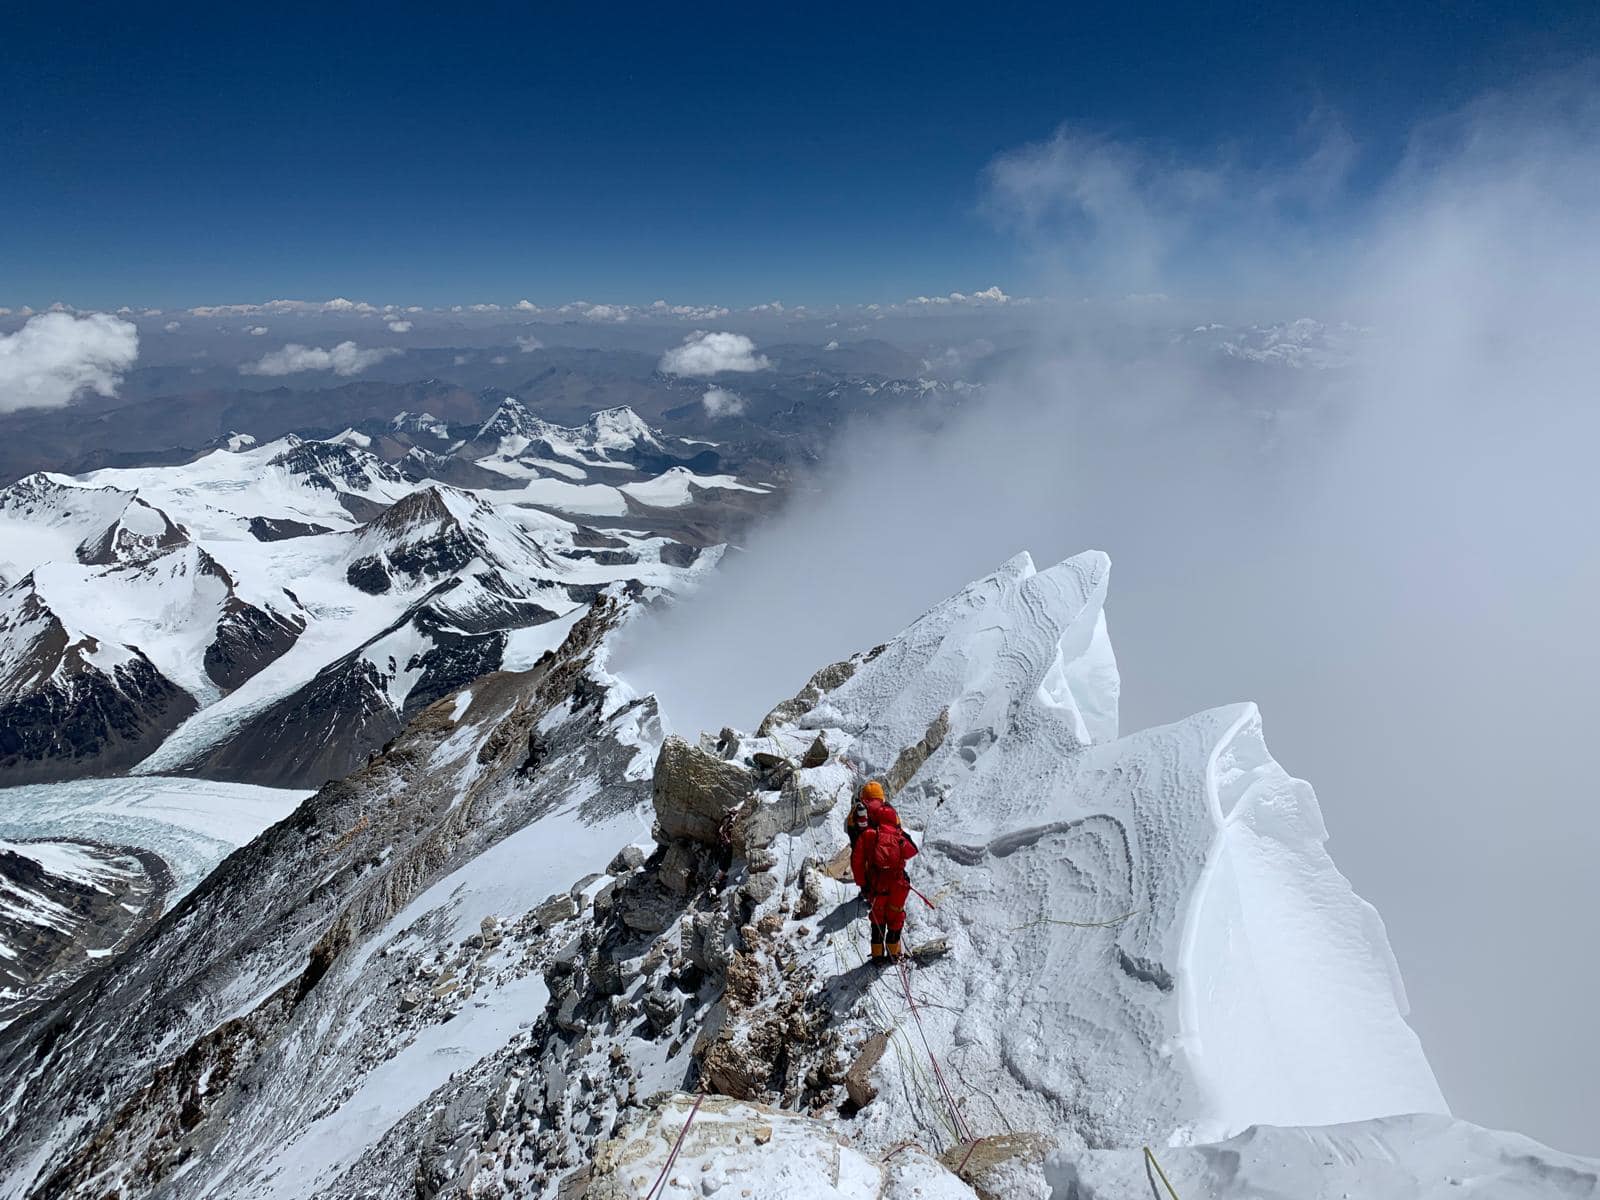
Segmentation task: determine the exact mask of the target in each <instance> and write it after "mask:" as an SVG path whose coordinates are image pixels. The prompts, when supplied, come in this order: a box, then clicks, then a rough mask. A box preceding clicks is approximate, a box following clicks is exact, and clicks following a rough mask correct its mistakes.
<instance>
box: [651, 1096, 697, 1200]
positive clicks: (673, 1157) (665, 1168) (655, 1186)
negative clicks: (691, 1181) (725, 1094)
mask: <svg viewBox="0 0 1600 1200" xmlns="http://www.w3.org/2000/svg"><path fill="white" fill-rule="evenodd" d="M705 1098H706V1094H705V1093H704V1092H701V1093H700V1094H699V1095H698V1096H696V1097H695V1098H694V1107H693V1108H691V1109H690V1110H689V1115H688V1116H687V1117H686V1118H684V1122H683V1128H682V1129H680V1130H678V1140H677V1141H675V1142H673V1143H672V1153H671V1154H669V1155H667V1161H666V1162H665V1163H664V1164H663V1165H662V1167H661V1174H659V1175H657V1176H656V1181H655V1182H654V1183H652V1184H651V1185H650V1190H649V1191H648V1192H646V1193H645V1194H644V1200H651V1197H653V1196H654V1195H655V1194H656V1192H657V1191H659V1190H660V1189H661V1185H662V1184H663V1183H665V1182H666V1181H667V1172H669V1171H671V1170H672V1164H673V1163H675V1162H677V1161H678V1151H679V1150H681V1149H683V1139H684V1138H686V1137H688V1136H689V1126H690V1125H693V1124H694V1115H695V1113H697V1112H699V1111H700V1101H702V1100H704V1099H705Z"/></svg>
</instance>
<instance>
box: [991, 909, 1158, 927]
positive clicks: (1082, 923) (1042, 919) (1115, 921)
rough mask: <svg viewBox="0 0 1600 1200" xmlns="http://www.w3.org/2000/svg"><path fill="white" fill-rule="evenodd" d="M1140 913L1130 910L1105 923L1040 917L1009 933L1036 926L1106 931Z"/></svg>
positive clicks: (1136, 910)
mask: <svg viewBox="0 0 1600 1200" xmlns="http://www.w3.org/2000/svg"><path fill="white" fill-rule="evenodd" d="M1138 913H1139V910H1138V909H1137V908H1134V909H1129V910H1128V911H1127V912H1125V913H1123V914H1122V915H1121V916H1120V917H1111V918H1109V919H1108V920H1105V921H1066V920H1063V919H1062V918H1060V917H1040V918H1038V919H1037V920H1035V921H1029V922H1027V923H1026V924H1024V925H1013V926H1012V927H1011V929H1010V931H1009V932H1011V933H1018V932H1020V931H1021V930H1024V929H1032V928H1033V927H1034V926H1035V925H1070V926H1072V927H1073V928H1074V929H1105V928H1107V927H1108V926H1111V925H1121V924H1122V923H1123V922H1124V921H1126V920H1127V919H1128V918H1129V917H1133V916H1137V915H1138Z"/></svg>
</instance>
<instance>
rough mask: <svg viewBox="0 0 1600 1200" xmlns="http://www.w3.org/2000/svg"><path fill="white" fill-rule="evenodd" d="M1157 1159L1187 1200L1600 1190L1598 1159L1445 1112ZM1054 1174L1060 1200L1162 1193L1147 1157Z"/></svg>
mask: <svg viewBox="0 0 1600 1200" xmlns="http://www.w3.org/2000/svg"><path fill="white" fill-rule="evenodd" d="M1154 1153H1155V1155H1156V1162H1157V1163H1158V1164H1159V1165H1160V1167H1161V1169H1162V1171H1164V1172H1165V1173H1166V1175H1167V1178H1168V1180H1170V1182H1171V1183H1172V1186H1173V1189H1174V1190H1175V1191H1176V1192H1177V1193H1178V1195H1179V1196H1182V1197H1184V1198H1185V1200H1190V1198H1198V1200H1276V1198H1277V1197H1285V1198H1288V1197H1293V1198H1294V1200H1346V1198H1348V1197H1359V1198H1360V1200H1554V1198H1557V1197H1592V1196H1595V1195H1597V1194H1600V1162H1596V1161H1595V1160H1594V1159H1582V1158H1578V1157H1576V1156H1574V1155H1570V1154H1563V1153H1561V1152H1560V1151H1557V1150H1551V1149H1549V1148H1548V1147H1546V1146H1541V1145H1540V1144H1539V1143H1538V1142H1535V1141H1533V1140H1531V1139H1529V1138H1525V1137H1522V1136H1521V1135H1519V1134H1515V1133H1499V1132H1495V1131H1492V1130H1488V1129H1481V1128H1479V1127H1478V1126H1476V1125H1471V1124H1468V1123H1467V1122H1466V1121H1458V1120H1453V1119H1452V1118H1450V1117H1445V1116H1440V1115H1437V1114H1418V1115H1411V1116H1401V1117H1388V1118H1382V1119H1377V1120H1371V1121H1360V1122H1355V1123H1351V1124H1344V1125H1334V1126H1329V1127H1327V1128H1321V1129H1279V1128H1273V1127H1269V1126H1256V1127H1252V1128H1250V1129H1248V1130H1246V1131H1245V1132H1243V1133H1241V1134H1239V1136H1237V1137H1234V1138H1230V1139H1229V1140H1227V1141H1225V1142H1220V1143H1218V1144H1216V1145H1210V1146H1193V1147H1178V1148H1170V1149H1162V1150H1157V1151H1155V1152H1154ZM1046 1175H1047V1177H1048V1178H1049V1180H1050V1182H1051V1185H1052V1188H1053V1191H1052V1196H1053V1197H1054V1198H1056V1200H1130V1198H1132V1197H1136V1196H1137V1197H1144V1196H1148V1195H1150V1194H1151V1193H1150V1182H1149V1179H1150V1176H1149V1173H1148V1170H1147V1167H1146V1165H1145V1157H1144V1151H1143V1150H1142V1149H1141V1150H1116V1151H1090V1152H1086V1153H1080V1154H1075V1155H1067V1154H1063V1155H1058V1156H1056V1157H1055V1158H1053V1159H1052V1160H1051V1161H1050V1162H1049V1163H1048V1164H1047V1167H1046ZM1163 1194H1164V1193H1163Z"/></svg>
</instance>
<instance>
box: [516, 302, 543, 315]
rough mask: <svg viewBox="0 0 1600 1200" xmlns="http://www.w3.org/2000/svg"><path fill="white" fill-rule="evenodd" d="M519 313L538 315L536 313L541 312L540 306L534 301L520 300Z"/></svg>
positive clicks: (518, 303)
mask: <svg viewBox="0 0 1600 1200" xmlns="http://www.w3.org/2000/svg"><path fill="white" fill-rule="evenodd" d="M517 311H518V312H533V313H536V312H538V311H539V306H538V305H537V304H535V303H534V302H533V301H532V300H518V301H517Z"/></svg>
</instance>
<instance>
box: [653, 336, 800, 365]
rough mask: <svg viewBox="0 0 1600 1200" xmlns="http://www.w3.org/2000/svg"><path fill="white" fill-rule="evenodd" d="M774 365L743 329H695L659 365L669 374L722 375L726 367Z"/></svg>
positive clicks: (664, 355)
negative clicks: (735, 331)
mask: <svg viewBox="0 0 1600 1200" xmlns="http://www.w3.org/2000/svg"><path fill="white" fill-rule="evenodd" d="M771 366H772V363H771V362H769V361H768V359H767V356H766V355H764V354H757V353H756V344H755V342H753V341H751V340H750V339H749V338H748V337H746V336H745V335H744V334H742V333H708V332H706V331H705V330H703V329H702V330H696V331H695V332H694V333H691V334H690V335H689V336H688V337H686V338H684V339H683V345H681V346H674V347H673V348H672V349H670V350H668V351H667V352H666V353H665V354H663V355H662V356H661V362H660V363H659V364H658V365H657V369H658V370H660V371H661V372H662V373H663V374H667V375H719V374H721V373H722V372H724V371H741V372H750V371H765V370H767V369H768V368H769V367H771Z"/></svg>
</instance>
